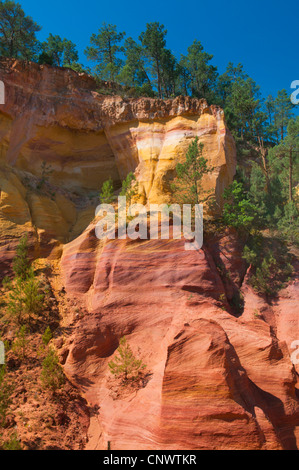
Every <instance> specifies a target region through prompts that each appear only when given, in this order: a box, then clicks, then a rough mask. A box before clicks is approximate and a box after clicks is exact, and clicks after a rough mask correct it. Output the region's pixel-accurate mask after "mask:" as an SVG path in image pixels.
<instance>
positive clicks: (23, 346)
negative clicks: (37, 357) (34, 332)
mask: <svg viewBox="0 0 299 470" xmlns="http://www.w3.org/2000/svg"><path fill="white" fill-rule="evenodd" d="M28 346H29V339H28V329H27V327H26V325H23V326H21V328H20V329H19V331H18V332H17V334H16V339H15V341H14V343H13V346H12V350H13V351H14V352H15V353H16V354H17V356H18V357H19V359H22V360H23V359H24V358H25V357H26V355H27V352H28Z"/></svg>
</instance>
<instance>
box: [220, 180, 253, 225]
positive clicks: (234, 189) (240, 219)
mask: <svg viewBox="0 0 299 470" xmlns="http://www.w3.org/2000/svg"><path fill="white" fill-rule="evenodd" d="M223 198H224V201H225V203H224V206H223V215H222V217H223V222H224V224H225V225H226V226H228V227H234V228H236V229H238V230H240V231H245V232H248V231H250V230H251V229H252V228H254V226H255V221H256V219H257V214H258V210H257V207H256V206H255V205H254V204H253V203H252V202H251V201H250V200H249V198H248V195H247V194H246V192H245V190H244V187H243V185H242V183H240V182H238V181H236V180H235V181H233V183H232V184H231V185H230V186H229V187H228V188H227V189H226V190H225V191H224V194H223Z"/></svg>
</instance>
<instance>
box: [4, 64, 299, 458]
mask: <svg viewBox="0 0 299 470" xmlns="http://www.w3.org/2000/svg"><path fill="white" fill-rule="evenodd" d="M0 80H3V82H4V83H5V91H6V103H5V105H0V139H1V141H0V147H1V154H0V155H1V157H0V158H1V168H0V190H1V195H0V230H1V232H0V276H1V277H3V276H4V275H5V274H8V273H9V272H10V270H11V260H12V258H13V256H14V254H15V248H16V245H17V243H18V240H19V238H20V237H21V236H22V234H23V233H24V232H27V233H28V234H29V243H30V247H31V251H30V255H31V256H32V258H39V259H40V260H41V261H45V260H43V259H44V258H47V260H46V261H47V263H49V265H50V266H51V268H52V270H53V276H52V278H50V281H51V287H52V289H53V295H55V299H56V302H57V305H58V307H57V308H59V310H60V314H61V325H60V328H59V329H58V330H57V337H54V340H53V344H54V345H55V346H56V348H57V350H58V352H59V356H60V359H61V363H62V364H63V367H64V371H65V373H66V374H67V376H68V377H69V378H70V380H71V381H72V382H73V384H75V385H76V386H77V387H78V388H79V390H80V392H81V393H82V395H83V396H84V397H85V398H86V399H87V401H88V403H89V405H90V407H91V409H92V410H93V412H92V413H91V420H90V426H89V435H88V437H89V441H88V443H87V448H89V449H106V448H107V442H108V441H110V442H111V448H112V449H243V448H244V449H296V448H297V447H298V443H299V402H298V396H299V392H298V372H299V371H298V370H297V371H296V368H295V366H294V365H293V364H292V361H291V358H290V355H291V352H292V349H291V344H292V341H294V340H296V339H297V338H298V334H299V325H298V295H299V294H298V285H299V284H298V266H295V272H294V275H293V277H292V279H291V280H290V282H289V285H288V286H287V287H286V289H285V290H283V291H282V292H281V294H280V296H279V298H277V299H276V301H275V303H271V302H267V301H266V300H265V299H263V298H261V297H260V296H257V295H256V294H255V293H254V292H253V291H252V289H251V287H250V286H249V285H248V282H247V277H248V271H247V266H246V264H245V262H244V260H243V259H242V249H243V244H242V242H241V241H240V240H239V239H238V237H237V235H236V234H235V233H234V232H232V231H228V230H227V231H226V232H225V233H222V234H210V235H209V237H208V238H206V239H205V241H204V245H203V248H202V249H201V250H198V251H192V252H191V251H186V250H185V249H184V241H183V240H168V241H166V240H145V241H144V240H143V241H139V240H135V241H133V240H110V241H107V240H98V239H97V238H96V236H95V221H93V219H94V215H95V212H94V211H95V207H96V205H97V204H98V192H99V189H100V187H101V184H102V182H103V181H104V180H106V179H108V178H109V177H111V178H112V179H113V180H114V182H115V189H117V188H119V187H120V181H121V180H122V179H123V178H124V177H125V176H126V175H127V173H128V172H129V171H135V174H136V176H137V179H138V181H139V193H140V201H143V202H159V203H161V202H164V201H165V202H167V201H169V186H168V184H169V181H170V180H171V178H172V177H173V174H174V169H175V165H176V163H177V162H179V161H181V160H182V159H183V157H184V155H185V152H186V149H187V147H188V145H189V143H190V142H191V140H192V139H193V138H194V137H195V136H198V137H199V140H200V141H201V142H203V144H204V155H205V156H206V158H207V159H208V161H209V163H210V165H211V166H212V167H213V168H214V170H213V173H212V174H211V176H210V177H209V178H206V179H205V181H204V184H205V187H206V189H213V191H214V192H215V196H216V199H217V201H218V203H219V204H221V195H222V192H223V189H224V188H225V187H226V186H227V185H228V184H229V183H230V182H231V181H232V179H233V176H234V173H235V167H236V151H235V144H234V141H233V138H232V137H231V134H230V133H229V131H228V129H227V128H226V125H225V121H224V116H223V112H222V110H221V109H219V108H217V107H214V106H208V105H207V103H206V102H205V101H204V100H196V99H191V98H188V97H178V98H175V99H173V100H166V101H162V100H155V99H149V98H140V99H125V98H121V97H119V96H108V95H102V94H99V93H97V92H96V83H95V82H94V80H93V79H92V78H91V77H89V76H87V75H84V74H83V75H82V74H81V75H80V74H77V73H75V72H73V71H71V70H67V69H60V68H52V67H49V66H38V65H36V64H27V65H26V64H23V63H20V62H15V61H12V60H6V61H5V60H2V61H1V63H0ZM43 162H45V163H46V164H47V166H48V167H49V168H50V169H51V172H50V173H49V175H48V176H47V178H44V180H43V173H42V164H43ZM220 267H221V269H220ZM296 273H297V274H296ZM240 291H241V295H243V297H244V312H238V313H236V310H235V309H234V303H235V300H236V298H237V297H238V294H240ZM124 335H125V336H126V337H127V340H128V342H129V344H130V345H131V347H132V349H133V351H134V352H135V353H136V355H138V356H139V357H141V358H142V360H143V361H144V363H145V364H146V365H147V371H148V375H147V378H146V381H145V382H144V384H143V386H142V387H140V388H139V389H132V390H129V391H128V392H127V393H125V394H122V393H119V392H118V390H117V388H116V385H115V384H114V382H113V378H112V376H111V373H110V370H109V367H108V362H109V361H110V360H111V359H112V358H113V356H114V354H115V352H116V350H117V347H118V345H119V340H120V338H121V337H122V336H124ZM297 367H298V366H297Z"/></svg>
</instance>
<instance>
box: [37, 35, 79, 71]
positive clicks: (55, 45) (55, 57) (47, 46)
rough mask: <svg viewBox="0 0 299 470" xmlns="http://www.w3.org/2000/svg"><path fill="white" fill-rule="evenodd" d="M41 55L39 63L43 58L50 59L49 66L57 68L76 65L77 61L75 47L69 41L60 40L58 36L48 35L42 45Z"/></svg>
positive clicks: (77, 56)
mask: <svg viewBox="0 0 299 470" xmlns="http://www.w3.org/2000/svg"><path fill="white" fill-rule="evenodd" d="M42 51H43V52H42V54H44V55H42V54H41V55H40V57H39V62H40V63H41V62H42V58H43V57H44V58H45V59H46V60H48V59H47V58H48V57H50V58H51V65H57V66H59V67H62V66H63V67H67V66H70V65H72V64H73V63H76V62H77V61H78V60H79V55H78V51H77V48H76V45H75V44H74V43H73V42H72V41H70V40H69V39H66V38H64V39H61V37H60V36H58V35H56V36H54V35H53V34H50V35H49V37H48V39H47V41H45V42H43V43H42Z"/></svg>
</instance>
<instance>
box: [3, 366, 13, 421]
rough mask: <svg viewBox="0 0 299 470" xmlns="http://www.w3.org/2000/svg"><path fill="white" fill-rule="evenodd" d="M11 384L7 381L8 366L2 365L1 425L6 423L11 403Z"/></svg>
mask: <svg viewBox="0 0 299 470" xmlns="http://www.w3.org/2000/svg"><path fill="white" fill-rule="evenodd" d="M11 391H12V387H11V385H9V383H8V382H7V376H6V367H5V366H4V365H0V427H3V426H4V425H5V421H6V414H7V410H8V407H9V405H10V403H11V399H10V394H11Z"/></svg>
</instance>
